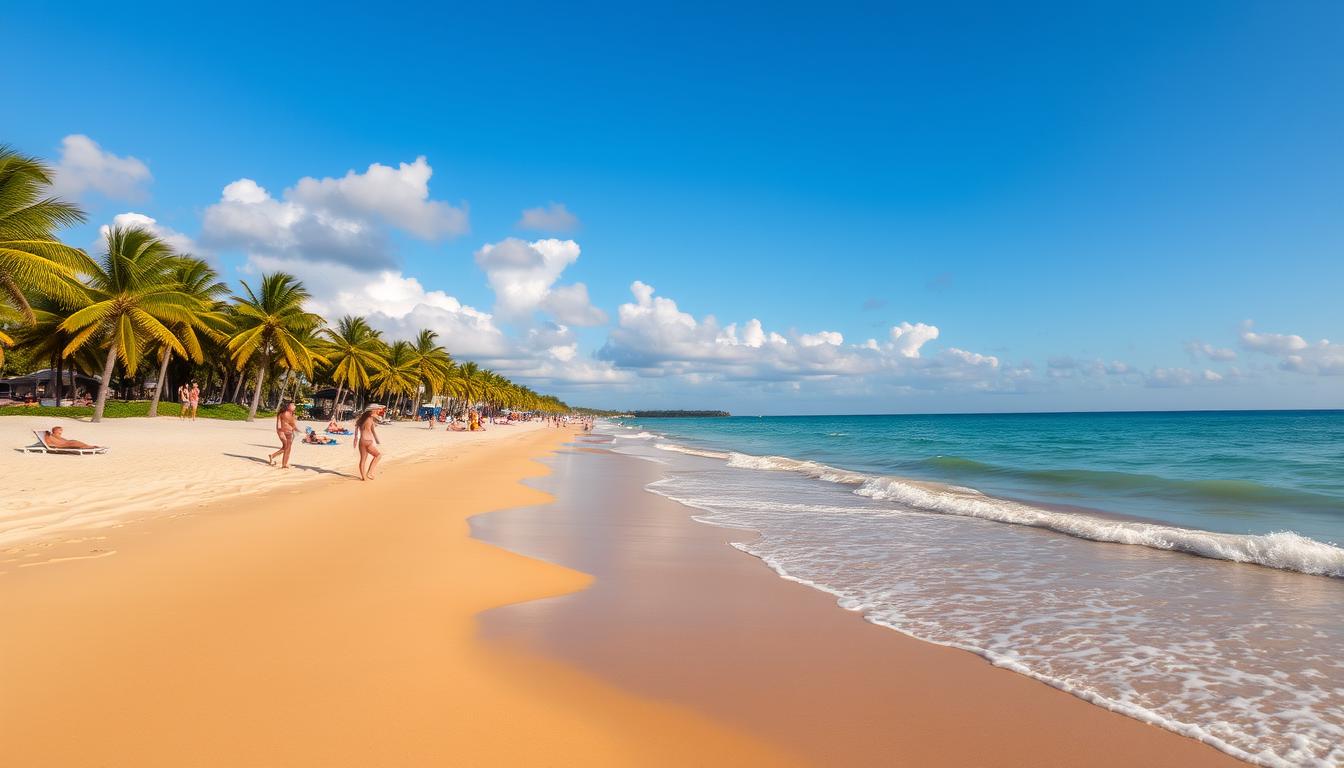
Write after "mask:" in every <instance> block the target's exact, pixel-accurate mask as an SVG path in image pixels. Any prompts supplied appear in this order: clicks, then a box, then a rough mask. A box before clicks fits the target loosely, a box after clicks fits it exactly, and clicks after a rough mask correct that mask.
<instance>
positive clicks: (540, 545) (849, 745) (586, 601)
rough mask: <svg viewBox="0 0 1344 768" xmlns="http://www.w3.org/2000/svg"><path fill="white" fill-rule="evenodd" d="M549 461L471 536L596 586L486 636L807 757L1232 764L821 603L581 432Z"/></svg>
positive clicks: (817, 594)
mask: <svg viewBox="0 0 1344 768" xmlns="http://www.w3.org/2000/svg"><path fill="white" fill-rule="evenodd" d="M548 462H549V463H552V464H556V465H557V466H563V469H561V470H560V471H558V472H557V473H556V474H554V475H551V476H548V477H547V478H543V479H541V480H539V481H532V483H531V484H533V485H535V486H537V487H540V488H542V489H544V490H547V491H548V492H551V493H553V494H554V495H555V496H556V497H557V498H556V501H555V502H553V503H552V504H551V505H549V506H548V507H547V508H546V509H544V510H541V509H517V508H515V509H510V510H505V511H501V512H498V513H493V514H490V515H485V516H482V517H479V518H477V519H476V520H474V521H473V529H474V531H475V535H477V536H479V537H481V538H483V539H484V540H486V541H490V542H492V543H495V544H498V545H500V546H505V547H507V548H509V549H511V550H514V551H519V552H522V553H525V554H528V555H531V556H536V557H542V558H544V559H547V560H549V561H551V562H557V563H560V564H562V565H565V566H568V567H574V568H578V569H580V570H583V571H585V572H589V573H593V574H594V575H595V576H596V581H595V582H594V584H593V585H592V586H591V587H589V588H588V589H586V590H584V591H582V592H578V593H573V594H569V595H564V596H560V597H557V598H552V599H548V600H543V601H538V602H534V603H529V604H525V605H516V606H510V607H506V608H500V609H495V610H492V611H490V612H488V613H487V614H485V615H484V616H483V617H482V626H483V631H484V632H485V633H486V636H487V637H489V638H491V639H492V640H496V641H498V642H502V643H509V644H511V645H513V646H514V647H517V648H520V649H522V650H525V651H527V652H534V653H541V654H545V655H548V656H552V657H555V658H559V659H562V660H564V661H566V662H568V663H571V664H575V665H578V666H580V667H582V668H584V669H586V670H589V671H590V672H592V673H593V674H596V675H599V676H602V677H603V678H605V679H607V680H610V681H612V682H613V683H615V684H617V685H622V686H627V687H628V688H629V689H630V690H631V691H633V692H635V693H639V694H641V695H645V696H651V697H657V698H660V699H664V700H669V701H673V702H676V703H679V704H682V705H685V706H689V707H693V708H696V709H700V710H701V711H705V712H707V713H709V714H711V715H712V716H713V717H714V718H715V719H717V720H720V721H723V722H726V723H731V724H733V725H735V726H736V727H739V728H742V729H743V730H745V731H747V732H750V733H753V734H755V735H757V736H758V737H760V738H763V739H766V740H767V741H770V742H771V743H776V744H780V745H781V746H784V747H786V748H788V749H789V751H790V752H793V753H795V754H798V755H800V756H801V757H803V758H804V759H806V760H808V761H809V762H810V763H812V764H873V763H876V762H883V761H886V762H890V761H892V760H895V761H896V762H897V763H903V764H919V765H963V764H974V765H1005V766H1006V765H1033V764H1035V765H1058V764H1089V765H1113V766H1125V765H1135V764H1144V765H1173V766H1175V765H1194V766H1202V765H1209V766H1213V765H1227V766H1233V765H1245V763H1243V762H1241V761H1239V760H1237V759H1236V758H1234V757H1232V756H1230V755H1227V754H1225V753H1223V752H1220V751H1218V750H1216V749H1214V748H1213V747H1211V746H1209V745H1206V744H1203V743H1200V742H1198V741H1196V740H1194V739H1191V738H1187V737H1185V736H1182V735H1179V734H1176V733H1174V732H1171V731H1167V730H1164V729H1161V728H1158V727H1156V726H1153V725H1148V724H1146V723H1143V722H1140V721H1139V720H1136V719H1132V718H1130V717H1127V716H1125V715H1122V714H1119V713H1116V712H1112V711H1110V710H1107V709H1104V708H1102V707H1099V706H1097V705H1095V704H1092V703H1090V702H1087V701H1085V700H1083V699H1081V698H1077V697H1075V696H1073V695H1071V694H1069V693H1067V692H1064V691H1062V690H1059V689H1057V688H1054V687H1051V686H1048V685H1046V684H1044V683H1041V682H1039V681H1037V680H1034V679H1032V678H1029V677H1027V676H1024V675H1021V674H1018V673H1016V672H1013V671H1010V670H1008V669H1005V668H1001V667H997V666H993V665H991V664H990V663H989V662H988V661H986V660H985V659H984V658H983V657H981V656H978V655H975V654H973V653H971V652H969V651H963V650H960V649H956V648H952V647H949V646H944V645H938V644H934V643H928V642H925V641H922V640H918V639H915V638H913V637H910V636H909V635H906V634H903V633H900V632H893V631H892V630H891V629H889V628H886V627H883V626H880V625H878V624H875V623H872V622H869V621H860V620H858V619H859V618H860V617H858V616H853V615H847V614H848V613H849V612H847V611H845V610H843V609H842V608H840V607H839V606H837V605H836V603H835V598H834V596H832V595H830V594H828V593H826V592H823V591H820V590H817V589H815V588H812V587H808V586H806V585H804V584H802V583H800V582H797V581H796V580H791V579H787V578H781V576H780V575H779V574H778V573H777V572H776V571H775V570H773V569H771V568H770V567H769V566H768V564H766V563H764V562H763V561H762V560H760V559H759V558H757V557H754V556H749V553H743V552H740V551H737V549H736V548H735V547H734V546H733V545H734V544H735V543H736V542H741V541H744V540H749V539H750V538H752V537H753V536H754V534H753V533H752V532H749V531H744V530H740V529H732V528H724V527H720V526H715V525H712V524H705V523H701V522H698V521H696V520H694V512H695V510H693V509H690V508H687V507H685V506H683V505H681V504H679V503H677V502H674V501H672V500H670V499H667V498H665V497H663V496H661V495H657V494H652V493H649V492H647V491H646V490H645V489H644V487H645V485H647V483H648V482H649V481H651V480H652V479H656V478H657V477H658V476H659V470H658V468H657V467H656V466H649V465H648V464H647V463H646V462H643V461H639V460H638V459H636V458H633V457H627V456H621V455H617V454H613V453H611V452H609V451H605V450H601V449H600V447H599V446H598V445H596V444H590V443H588V442H587V441H584V442H583V443H580V447H578V448H575V449H572V450H571V451H569V452H563V453H559V454H556V455H555V456H553V457H551V458H550V459H548ZM595 467H600V469H597V468H595ZM599 477H600V478H601V480H602V487H601V489H600V491H598V490H593V486H594V482H595V478H599ZM557 515H558V516H559V519H557ZM612 553H618V554H612ZM648 658H657V659H659V660H660V663H659V664H658V665H653V664H650V663H649V662H648V661H647V659H648Z"/></svg>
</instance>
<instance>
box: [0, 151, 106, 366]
mask: <svg viewBox="0 0 1344 768" xmlns="http://www.w3.org/2000/svg"><path fill="white" fill-rule="evenodd" d="M50 185H51V169H50V168H48V167H47V166H46V165H45V164H43V163H42V162H41V161H40V160H38V159H37V158H34V157H29V156H27V155H20V154H18V153H17V152H15V151H14V150H13V149H11V148H10V147H8V146H5V145H0V316H7V319H8V320H9V321H11V322H15V321H17V322H18V323H32V322H33V321H34V320H35V319H36V316H35V315H34V313H33V308H32V305H31V304H30V303H29V296H30V295H31V294H46V295H48V296H53V297H56V298H60V299H62V300H65V301H67V302H76V301H78V300H79V294H80V291H79V288H78V286H77V285H76V284H75V278H76V276H77V275H78V274H79V273H80V272H87V271H89V270H90V267H91V262H90V261H89V257H88V255H86V254H85V253H84V252H83V251H81V250H79V249H78V248H71V247H70V246H68V245H65V244H64V243H62V242H60V241H59V240H57V239H56V238H55V237H54V236H53V234H52V232H53V231H54V230H56V229H59V228H61V227H66V226H70V225H72V224H78V223H80V222H82V221H84V212H83V211H81V210H80V209H79V208H77V207H76V206H74V205H71V204H70V203H66V202H62V201H60V200H57V199H55V198H52V197H44V196H43V192H44V191H45V190H46V188H47V187H49V186H50ZM13 343H14V339H13V338H12V337H10V336H9V335H7V334H5V333H4V332H3V331H0V364H3V363H4V361H5V347H6V346H11V345H13Z"/></svg>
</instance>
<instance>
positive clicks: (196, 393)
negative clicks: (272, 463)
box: [187, 381, 289, 459]
mask: <svg viewBox="0 0 1344 768" xmlns="http://www.w3.org/2000/svg"><path fill="white" fill-rule="evenodd" d="M187 402H188V403H190V405H191V420H192V421H195V420H196V408H197V406H199V405H200V404H201V386H200V385H199V384H197V383H196V382H194V381H193V382H191V389H190V390H189V391H188V392H187ZM285 458H286V459H288V458H289V457H288V456H286V457H285Z"/></svg>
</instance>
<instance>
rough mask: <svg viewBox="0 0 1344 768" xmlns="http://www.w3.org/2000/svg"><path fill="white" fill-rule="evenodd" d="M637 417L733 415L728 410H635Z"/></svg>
mask: <svg viewBox="0 0 1344 768" xmlns="http://www.w3.org/2000/svg"><path fill="white" fill-rule="evenodd" d="M634 414H635V418H637V419H700V418H710V417H714V418H722V417H725V416H731V415H732V414H730V413H728V412H727V411H635V412H634Z"/></svg>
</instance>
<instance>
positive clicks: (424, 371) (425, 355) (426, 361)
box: [411, 329, 453, 413]
mask: <svg viewBox="0 0 1344 768" xmlns="http://www.w3.org/2000/svg"><path fill="white" fill-rule="evenodd" d="M438 338H439V334H437V333H435V332H434V331H431V330H429V329H424V330H421V331H420V333H419V335H417V336H416V337H415V341H414V342H413V343H412V344H411V359H412V361H413V363H414V365H415V370H416V376H417V385H416V387H415V403H414V405H412V406H411V412H412V413H419V412H420V392H421V390H423V391H424V393H425V394H426V395H428V396H429V399H430V401H431V402H432V401H433V399H434V397H435V396H436V395H438V394H439V392H440V391H442V390H443V388H444V385H445V384H446V383H447V380H448V376H449V374H450V373H451V372H452V370H453V358H452V357H451V356H450V355H449V354H448V350H446V349H444V348H443V347H441V346H439V345H438V344H437V343H435V340H436V339H438Z"/></svg>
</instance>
